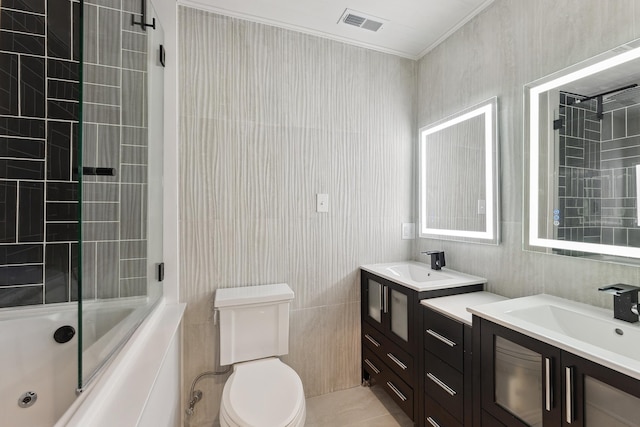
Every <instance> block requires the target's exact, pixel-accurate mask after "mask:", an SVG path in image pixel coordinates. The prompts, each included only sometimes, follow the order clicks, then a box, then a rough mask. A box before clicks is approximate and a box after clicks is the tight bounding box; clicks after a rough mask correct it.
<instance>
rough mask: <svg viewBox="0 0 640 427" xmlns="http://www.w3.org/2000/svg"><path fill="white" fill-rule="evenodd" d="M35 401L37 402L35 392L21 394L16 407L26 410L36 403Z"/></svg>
mask: <svg viewBox="0 0 640 427" xmlns="http://www.w3.org/2000/svg"><path fill="white" fill-rule="evenodd" d="M36 400H38V394H37V393H36V392H35V391H27V392H26V393H22V396H20V397H19V398H18V406H19V407H21V408H28V407H29V406H31V405H33V404H34V403H36Z"/></svg>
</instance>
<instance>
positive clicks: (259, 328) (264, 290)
mask: <svg viewBox="0 0 640 427" xmlns="http://www.w3.org/2000/svg"><path fill="white" fill-rule="evenodd" d="M291 300H293V291H292V290H291V288H290V287H289V285H287V284H286V283H279V284H276V285H260V286H247V287H242V288H226V289H218V290H217V291H216V296H215V300H214V307H215V309H216V310H217V311H218V318H219V322H220V323H219V325H220V365H231V364H233V363H237V362H244V361H247V360H254V359H262V358H265V357H272V356H281V355H284V354H287V353H288V352H289V305H290V303H291Z"/></svg>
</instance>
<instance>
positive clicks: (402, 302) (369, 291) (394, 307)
mask: <svg viewBox="0 0 640 427" xmlns="http://www.w3.org/2000/svg"><path fill="white" fill-rule="evenodd" d="M361 274H362V282H361V290H362V306H361V307H362V317H363V320H366V321H367V323H369V324H370V325H371V326H373V327H374V328H376V329H378V330H379V331H380V332H382V333H384V334H385V336H387V337H388V338H389V339H391V340H392V341H393V342H395V343H396V344H397V345H399V346H401V347H402V348H403V349H404V350H407V351H410V350H411V349H412V348H413V347H412V344H413V342H414V338H413V336H414V329H415V326H414V325H413V323H412V321H413V312H414V310H415V308H414V306H415V305H416V304H417V302H418V295H417V292H416V291H413V290H411V289H407V288H405V287H403V286H401V285H398V284H397V283H394V282H391V281H389V280H386V279H383V278H381V277H378V276H376V275H374V274H370V273H368V272H366V271H362V273H361Z"/></svg>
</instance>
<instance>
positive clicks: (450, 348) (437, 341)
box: [424, 308, 464, 372]
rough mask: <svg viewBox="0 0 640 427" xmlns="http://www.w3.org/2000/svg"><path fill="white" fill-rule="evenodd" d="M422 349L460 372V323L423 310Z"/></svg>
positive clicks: (434, 312)
mask: <svg viewBox="0 0 640 427" xmlns="http://www.w3.org/2000/svg"><path fill="white" fill-rule="evenodd" d="M424 330H425V332H424V348H425V349H426V350H429V351H430V352H432V353H434V354H437V355H438V356H439V357H440V358H442V360H446V361H447V363H448V364H450V365H451V366H453V367H454V368H456V369H457V370H458V371H460V372H462V367H463V357H464V354H463V353H464V349H463V347H464V341H463V336H464V333H463V330H464V326H463V324H462V323H460V322H457V321H455V320H453V319H450V318H448V317H447V316H444V315H442V314H440V313H438V312H436V311H434V310H431V309H429V308H425V309H424Z"/></svg>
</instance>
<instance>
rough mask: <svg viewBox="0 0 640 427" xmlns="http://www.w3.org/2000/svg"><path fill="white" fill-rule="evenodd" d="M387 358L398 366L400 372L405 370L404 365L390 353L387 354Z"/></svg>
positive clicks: (405, 366)
mask: <svg viewBox="0 0 640 427" xmlns="http://www.w3.org/2000/svg"><path fill="white" fill-rule="evenodd" d="M387 357H388V358H389V359H391V360H393V361H394V362H395V363H396V365H398V366H400V367H401V368H402V370H403V371H404V370H406V369H407V365H405V364H404V363H402V362H401V361H400V360H399V359H398V358H397V357H395V356H394V355H393V354H391V353H387Z"/></svg>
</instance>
